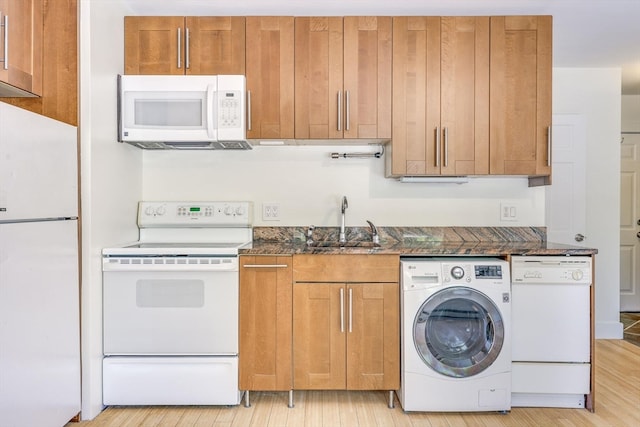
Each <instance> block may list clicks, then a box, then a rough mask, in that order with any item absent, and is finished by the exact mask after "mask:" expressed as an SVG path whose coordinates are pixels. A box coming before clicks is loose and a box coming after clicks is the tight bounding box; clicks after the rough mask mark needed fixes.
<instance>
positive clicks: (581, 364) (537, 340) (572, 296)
mask: <svg viewBox="0 0 640 427" xmlns="http://www.w3.org/2000/svg"><path fill="white" fill-rule="evenodd" d="M591 262H592V260H591V257H588V256H514V257H512V259H511V277H512V289H511V291H512V293H511V295H512V297H511V298H512V311H511V316H512V319H511V320H512V329H511V331H512V361H513V365H512V395H511V399H512V400H511V405H512V406H513V407H518V406H529V407H568V408H584V407H585V403H586V401H587V399H588V396H589V395H590V393H591V316H590V310H591V289H590V287H591V283H592V277H591V276H592V268H591V266H592V264H591ZM587 406H589V405H588V404H587Z"/></svg>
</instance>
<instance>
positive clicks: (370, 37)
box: [343, 16, 392, 139]
mask: <svg viewBox="0 0 640 427" xmlns="http://www.w3.org/2000/svg"><path fill="white" fill-rule="evenodd" d="M391 37H392V31H391V17H389V16H384V17H382V16H379V17H376V16H366V17H358V16H348V17H345V18H344V72H343V75H344V77H343V80H344V84H343V89H344V94H345V104H344V110H345V113H344V133H343V136H344V138H385V139H389V138H391V57H392V53H391V52H392V42H391Z"/></svg>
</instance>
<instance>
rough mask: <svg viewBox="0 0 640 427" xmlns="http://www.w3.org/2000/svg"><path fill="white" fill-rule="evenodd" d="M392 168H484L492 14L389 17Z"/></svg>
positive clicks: (401, 171)
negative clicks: (391, 83)
mask: <svg viewBox="0 0 640 427" xmlns="http://www.w3.org/2000/svg"><path fill="white" fill-rule="evenodd" d="M393 93H394V97H393V98H394V101H393V138H392V140H393V146H392V168H391V175H394V176H398V175H465V174H483V173H487V172H488V169H489V163H488V156H489V145H488V143H489V142H488V141H489V140H488V126H489V122H488V120H489V113H488V96H489V18H487V17H442V18H440V17H396V18H394V21H393Z"/></svg>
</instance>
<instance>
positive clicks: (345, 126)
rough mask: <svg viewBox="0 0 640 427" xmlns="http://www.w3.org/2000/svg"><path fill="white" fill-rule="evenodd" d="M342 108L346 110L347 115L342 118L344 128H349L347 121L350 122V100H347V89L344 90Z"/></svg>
mask: <svg viewBox="0 0 640 427" xmlns="http://www.w3.org/2000/svg"><path fill="white" fill-rule="evenodd" d="M344 103H345V106H344V109H345V110H346V113H347V117H346V118H345V119H344V121H345V124H344V130H349V127H350V126H349V123H350V122H351V114H350V113H351V102H349V91H348V90H347V91H345V92H344Z"/></svg>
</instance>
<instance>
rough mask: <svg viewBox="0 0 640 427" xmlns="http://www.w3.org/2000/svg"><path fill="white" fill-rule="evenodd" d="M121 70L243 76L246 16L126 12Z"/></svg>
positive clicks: (127, 71)
mask: <svg viewBox="0 0 640 427" xmlns="http://www.w3.org/2000/svg"><path fill="white" fill-rule="evenodd" d="M124 30H125V58H124V70H125V71H124V72H125V74H178V75H179V74H196V75H197V74H244V73H245V18H244V17H240V16H234V17H226V16H197V17H192V16H187V17H182V16H125V18H124Z"/></svg>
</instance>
